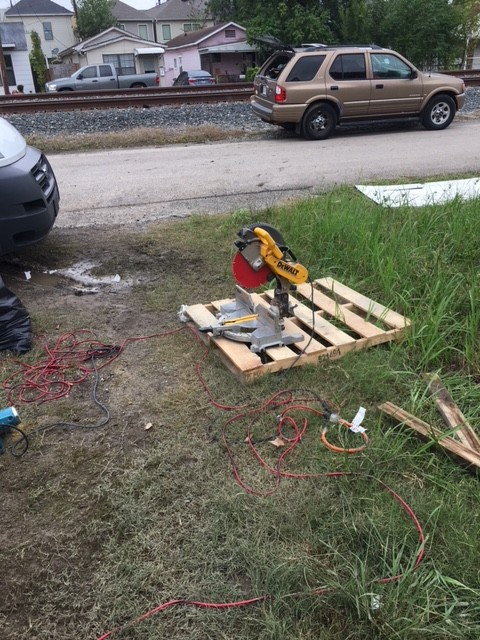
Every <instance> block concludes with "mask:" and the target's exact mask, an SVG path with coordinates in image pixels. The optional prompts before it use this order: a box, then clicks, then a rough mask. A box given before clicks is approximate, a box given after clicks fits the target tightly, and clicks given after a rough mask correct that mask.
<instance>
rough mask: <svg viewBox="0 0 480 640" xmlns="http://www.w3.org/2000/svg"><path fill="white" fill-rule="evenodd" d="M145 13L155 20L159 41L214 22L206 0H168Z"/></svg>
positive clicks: (157, 39)
mask: <svg viewBox="0 0 480 640" xmlns="http://www.w3.org/2000/svg"><path fill="white" fill-rule="evenodd" d="M144 13H146V14H147V15H148V16H149V17H150V18H151V19H152V20H153V25H154V29H155V40H156V41H157V42H168V41H169V40H171V39H172V38H176V37H177V36H179V35H183V34H184V33H189V32H190V31H196V30H197V29H203V28H204V27H210V26H212V25H213V24H214V21H213V18H212V16H211V14H210V12H209V11H208V7H207V3H206V1H205V0H166V2H162V3H161V4H157V6H155V7H153V8H152V9H146V10H145V11H144Z"/></svg>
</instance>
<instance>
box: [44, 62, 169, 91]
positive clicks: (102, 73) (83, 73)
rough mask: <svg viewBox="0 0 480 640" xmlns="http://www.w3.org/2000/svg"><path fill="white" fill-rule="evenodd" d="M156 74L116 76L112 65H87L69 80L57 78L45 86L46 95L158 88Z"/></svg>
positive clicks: (158, 79)
mask: <svg viewBox="0 0 480 640" xmlns="http://www.w3.org/2000/svg"><path fill="white" fill-rule="evenodd" d="M159 84H160V78H159V76H158V74H156V73H154V72H152V73H134V74H131V75H126V76H124V75H118V74H117V71H116V69H115V67H114V65H113V64H110V63H107V62H104V63H103V64H89V65H87V66H86V67H82V68H81V69H79V70H78V71H75V73H73V74H72V75H71V76H70V77H69V78H57V79H56V80H52V81H51V82H47V83H46V84H45V90H46V91H47V93H51V92H54V91H104V90H105V89H130V88H131V89H133V88H136V87H137V88H140V87H158V86H159Z"/></svg>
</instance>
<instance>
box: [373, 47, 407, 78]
mask: <svg viewBox="0 0 480 640" xmlns="http://www.w3.org/2000/svg"><path fill="white" fill-rule="evenodd" d="M371 60H372V71H373V77H374V78H385V79H386V78H410V77H411V74H412V70H411V68H410V67H409V66H408V65H407V64H405V63H404V62H403V60H400V58H397V57H396V56H392V55H391V54H389V53H372V56H371Z"/></svg>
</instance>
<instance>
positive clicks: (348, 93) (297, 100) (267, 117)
mask: <svg viewBox="0 0 480 640" xmlns="http://www.w3.org/2000/svg"><path fill="white" fill-rule="evenodd" d="M254 89H255V93H254V95H253V96H252V97H251V98H250V101H251V105H252V109H253V112H254V113H255V115H257V116H258V117H259V118H261V119H262V120H264V121H265V122H269V123H271V124H275V125H279V126H281V127H284V128H285V129H295V130H296V132H297V133H298V134H302V135H303V136H304V137H305V138H308V139H310V140H324V139H325V138H328V136H330V135H331V134H332V133H333V131H334V129H335V127H336V126H337V125H341V124H343V123H347V122H350V123H351V122H360V121H374V120H385V119H406V118H417V119H420V120H421V122H422V124H423V126H424V127H425V128H427V129H445V128H446V127H448V125H449V124H450V123H451V122H452V120H453V118H454V116H455V113H456V111H457V110H458V109H461V108H462V107H463V104H464V102H465V84H464V82H463V81H462V80H460V79H458V78H455V77H452V76H448V75H444V74H443V75H442V74H440V73H422V72H421V71H419V70H418V69H416V68H415V67H414V66H413V64H412V63H411V62H409V61H408V60H406V59H405V58H403V57H402V56H401V55H400V54H398V53H396V52H395V51H391V50H389V49H383V48H381V47H377V46H375V45H370V46H335V47H333V46H332V47H330V46H324V45H317V44H315V45H308V46H304V47H303V48H301V49H293V48H290V47H283V48H282V49H279V50H278V51H276V52H275V53H274V54H273V55H271V56H270V58H269V59H268V60H267V61H266V62H265V64H264V65H263V66H262V68H261V69H260V71H259V73H258V74H257V76H256V77H255V81H254Z"/></svg>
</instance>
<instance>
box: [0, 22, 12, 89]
mask: <svg viewBox="0 0 480 640" xmlns="http://www.w3.org/2000/svg"><path fill="white" fill-rule="evenodd" d="M0 76H1V77H2V84H3V91H4V93H5V95H6V96H8V95H10V87H9V86H8V79H7V67H6V66H5V56H4V55H3V44H2V30H1V25H0Z"/></svg>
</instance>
